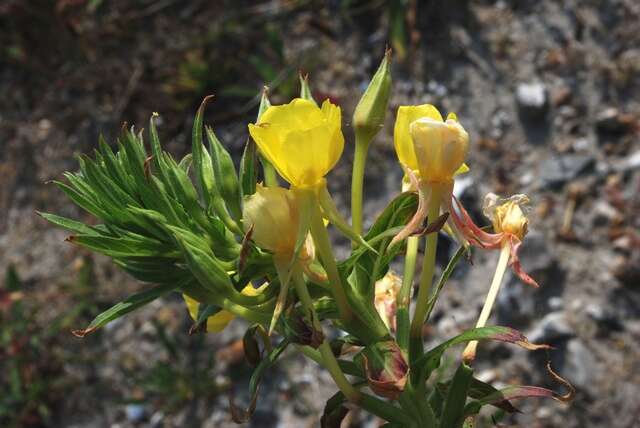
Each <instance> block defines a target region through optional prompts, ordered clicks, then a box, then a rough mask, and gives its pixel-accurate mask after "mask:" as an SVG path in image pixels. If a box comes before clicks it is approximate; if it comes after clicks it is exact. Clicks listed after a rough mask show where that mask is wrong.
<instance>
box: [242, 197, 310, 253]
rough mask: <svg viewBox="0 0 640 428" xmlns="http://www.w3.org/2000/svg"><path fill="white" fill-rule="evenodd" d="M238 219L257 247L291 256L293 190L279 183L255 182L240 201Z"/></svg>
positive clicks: (296, 219) (296, 217)
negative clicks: (254, 190) (241, 207)
mask: <svg viewBox="0 0 640 428" xmlns="http://www.w3.org/2000/svg"><path fill="white" fill-rule="evenodd" d="M242 223H243V225H244V228H245V230H246V231H248V230H249V229H250V228H253V232H252V235H251V238H252V239H253V241H254V242H255V243H256V244H258V246H260V247H261V248H264V249H265V250H269V251H271V252H272V253H274V254H275V255H277V256H283V257H285V258H286V259H287V260H290V259H291V256H292V255H293V253H294V251H295V246H296V239H297V234H298V225H299V223H300V210H299V209H298V201H297V199H296V197H295V194H294V193H293V192H292V191H291V190H287V189H283V188H282V187H264V186H261V185H258V186H257V187H256V193H254V194H253V195H251V196H249V197H248V198H247V199H246V200H245V202H244V208H243V220H242Z"/></svg>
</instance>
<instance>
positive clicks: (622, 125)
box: [596, 107, 633, 134]
mask: <svg viewBox="0 0 640 428" xmlns="http://www.w3.org/2000/svg"><path fill="white" fill-rule="evenodd" d="M632 125H633V116H632V115H630V114H624V113H620V111H618V109H617V108H615V107H609V108H607V109H605V110H603V111H601V112H600V113H599V114H598V115H597V116H596V130H597V131H598V132H600V133H610V134H623V133H625V132H626V131H628V130H629V129H630V128H631V126H632Z"/></svg>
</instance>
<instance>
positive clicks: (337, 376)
mask: <svg viewBox="0 0 640 428" xmlns="http://www.w3.org/2000/svg"><path fill="white" fill-rule="evenodd" d="M293 283H294V285H295V287H296V292H297V293H298V298H299V299H300V302H301V303H302V306H303V307H304V308H305V309H306V310H308V311H309V313H310V314H311V318H312V323H313V328H315V329H317V330H320V331H322V325H321V324H320V320H319V319H318V315H317V314H316V311H315V308H314V307H313V301H312V300H311V296H310V295H309V290H307V284H306V283H305V282H304V277H303V276H302V271H301V270H300V267H298V266H296V267H295V268H294V271H293ZM319 350H320V355H321V357H322V361H323V363H324V366H325V367H326V368H327V370H328V371H329V373H330V374H331V377H332V378H333V381H334V382H335V383H336V385H337V386H338V388H339V389H340V391H342V393H343V394H344V396H345V397H346V398H347V400H349V401H351V402H352V403H358V402H359V401H360V391H358V390H357V389H356V388H354V387H353V385H351V382H349V380H348V379H347V377H346V376H345V375H344V373H343V372H342V369H340V365H339V364H338V360H337V359H336V357H335V355H333V352H332V351H331V346H330V345H329V342H328V341H327V340H326V339H325V340H324V341H323V342H322V344H321V345H320V348H319Z"/></svg>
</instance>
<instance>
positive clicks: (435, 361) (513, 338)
mask: <svg viewBox="0 0 640 428" xmlns="http://www.w3.org/2000/svg"><path fill="white" fill-rule="evenodd" d="M473 340H496V341H500V342H507V343H513V344H516V345H518V346H521V347H523V348H525V349H529V350H536V349H549V348H551V347H550V346H549V345H536V344H533V343H531V342H529V341H528V340H527V338H526V337H525V336H524V335H523V334H522V333H520V332H519V331H518V330H515V329H512V328H509V327H501V326H493V327H480V328H473V329H470V330H467V331H465V332H464V333H461V334H459V335H458V336H456V337H454V338H452V339H449V340H447V341H446V342H443V343H441V344H440V345H438V346H436V347H435V348H433V349H431V350H429V351H428V352H426V353H425V354H424V355H423V356H422V357H420V358H419V359H418V360H417V361H416V363H415V370H417V372H418V373H417V376H416V377H415V379H416V382H424V381H426V380H427V379H428V378H429V376H430V375H431V373H432V372H433V370H435V369H436V368H438V367H439V366H440V359H441V358H442V354H443V353H444V351H446V350H447V349H449V348H450V347H452V346H455V345H458V344H460V343H466V342H471V341H473Z"/></svg>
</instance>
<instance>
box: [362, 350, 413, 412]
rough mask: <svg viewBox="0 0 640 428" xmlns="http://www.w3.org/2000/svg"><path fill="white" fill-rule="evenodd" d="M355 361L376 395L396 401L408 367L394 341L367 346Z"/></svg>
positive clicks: (406, 376)
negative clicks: (360, 366) (359, 365)
mask: <svg viewBox="0 0 640 428" xmlns="http://www.w3.org/2000/svg"><path fill="white" fill-rule="evenodd" d="M355 361H356V362H357V363H360V364H361V365H362V367H363V368H364V372H365V374H366V377H367V383H368V384H369V387H370V388H371V390H372V391H373V392H375V393H376V394H377V395H379V396H381V397H384V398H388V399H390V400H396V399H397V398H398V397H399V396H400V394H402V391H404V388H405V385H406V384H407V379H408V376H409V365H408V364H407V361H406V359H405V357H404V356H403V355H402V351H401V350H400V348H399V347H398V344H397V343H396V342H395V341H393V340H387V341H384V342H378V343H376V344H374V345H370V346H367V347H366V348H364V349H363V350H362V352H361V353H360V354H358V355H357V356H356V360H355Z"/></svg>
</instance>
